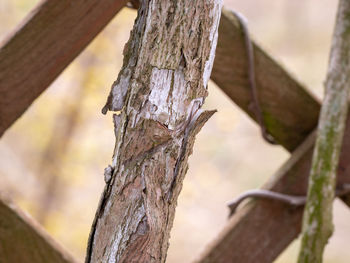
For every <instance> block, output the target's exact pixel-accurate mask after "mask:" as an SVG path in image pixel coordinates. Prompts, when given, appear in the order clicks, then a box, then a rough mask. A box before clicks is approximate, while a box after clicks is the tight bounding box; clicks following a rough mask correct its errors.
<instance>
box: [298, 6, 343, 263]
mask: <svg viewBox="0 0 350 263" xmlns="http://www.w3.org/2000/svg"><path fill="white" fill-rule="evenodd" d="M349 61H350V1H348V0H340V1H339V7H338V14H337V21H336V25H335V31H334V35H333V43H332V50H331V55H330V62H329V68H328V76H327V80H326V83H325V88H326V94H325V98H324V102H323V105H322V108H321V114H320V120H319V124H318V134H317V137H316V144H315V149H314V154H313V160H312V166H311V172H310V179H309V189H308V198H307V203H306V207H305V210H304V217H303V237H302V243H301V250H300V254H299V260H298V262H300V263H301V262H322V258H323V250H324V247H325V246H326V244H327V242H328V239H329V237H330V236H331V235H332V232H333V223H332V204H333V200H334V188H335V183H336V169H337V167H338V162H339V155H340V149H341V145H342V140H343V134H344V130H345V122H346V116H347V111H348V95H349V90H350V65H349Z"/></svg>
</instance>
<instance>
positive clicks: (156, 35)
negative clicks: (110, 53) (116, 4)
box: [86, 0, 222, 262]
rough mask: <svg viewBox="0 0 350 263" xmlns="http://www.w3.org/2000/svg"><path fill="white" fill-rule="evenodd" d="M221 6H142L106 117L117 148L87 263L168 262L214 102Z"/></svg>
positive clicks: (214, 2) (188, 0) (185, 2)
mask: <svg viewBox="0 0 350 263" xmlns="http://www.w3.org/2000/svg"><path fill="white" fill-rule="evenodd" d="M221 6H222V1H221V0H207V1H201V0H195V1H194V0H179V1H163V0H151V1H142V3H141V6H140V8H139V10H138V16H137V19H136V21H135V25H134V28H133V30H132V32H131V37H130V40H129V42H128V43H127V44H126V46H125V49H124V65H123V68H122V70H121V72H120V73H119V76H118V79H117V81H116V82H115V83H114V84H113V86H112V90H111V93H110V95H109V97H108V101H107V104H106V106H105V107H104V108H103V110H102V111H103V113H106V112H107V110H110V111H114V112H116V113H115V114H114V115H113V119H114V124H115V135H116V145H115V150H114V156H113V162H112V165H111V167H109V168H108V169H106V173H105V180H106V187H105V190H104V193H103V195H102V197H101V201H100V204H99V208H98V211H97V213H96V217H95V220H94V223H93V226H92V230H91V234H90V239H89V244H88V251H87V256H86V262H165V258H166V253H167V249H168V240H169V235H170V230H171V227H172V224H173V219H174V214H175V207H176V203H177V197H178V195H179V193H180V190H181V186H182V181H183V178H184V175H185V173H186V170H187V168H188V165H187V159H188V156H189V154H190V153H191V151H192V146H193V143H194V137H195V134H196V133H197V132H198V131H199V129H200V128H201V127H202V126H203V125H204V123H205V122H206V120H207V119H208V118H209V117H210V116H211V115H212V114H213V111H202V110H201V109H200V108H201V106H202V104H203V102H204V99H205V97H206V96H207V82H208V79H209V77H210V73H211V69H212V65H213V60H214V54H215V47H216V42H217V30H218V25H219V18H220V13H221Z"/></svg>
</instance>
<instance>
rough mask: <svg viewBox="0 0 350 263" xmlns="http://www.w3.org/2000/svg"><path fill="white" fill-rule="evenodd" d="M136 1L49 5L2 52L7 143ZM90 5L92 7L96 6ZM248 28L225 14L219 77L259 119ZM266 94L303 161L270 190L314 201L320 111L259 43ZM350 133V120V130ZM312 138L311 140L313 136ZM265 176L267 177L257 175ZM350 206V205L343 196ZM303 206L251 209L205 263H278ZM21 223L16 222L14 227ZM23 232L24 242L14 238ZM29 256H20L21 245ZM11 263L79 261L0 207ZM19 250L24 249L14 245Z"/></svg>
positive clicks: (284, 139) (280, 130) (274, 128)
mask: <svg viewBox="0 0 350 263" xmlns="http://www.w3.org/2000/svg"><path fill="white" fill-rule="evenodd" d="M126 2H127V1H120V0H108V1H99V0H91V1H88V2H87V1H85V0H76V1H74V4H72V2H71V1H69V0H46V1H43V2H42V3H41V4H39V5H38V6H37V7H36V8H35V9H34V10H33V11H32V12H31V14H30V16H29V17H28V18H27V19H26V20H25V21H24V23H23V24H22V25H21V26H20V27H19V28H18V29H17V30H16V31H15V32H14V33H13V34H12V35H11V36H10V37H9V38H8V39H7V40H6V41H5V42H4V43H3V45H2V47H1V48H0V93H1V96H0V135H2V134H3V133H4V132H5V131H6V130H7V129H8V128H9V127H10V126H11V125H12V124H13V123H14V122H15V121H16V120H17V119H18V118H19V117H20V116H21V115H22V114H23V113H24V112H25V110H26V109H27V108H28V107H29V106H30V104H31V103H32V102H33V101H34V100H35V99H36V98H37V97H38V96H39V95H40V94H41V93H42V92H43V91H44V90H45V89H46V88H47V87H48V86H49V84H50V83H51V82H52V81H53V80H54V79H55V78H56V77H57V76H58V75H59V74H60V73H61V72H62V70H63V69H64V68H65V67H67V66H68V65H69V63H70V62H71V61H72V60H73V59H74V58H75V57H76V56H77V55H78V54H79V53H80V52H81V51H82V50H83V49H84V48H85V47H86V46H87V45H88V44H89V43H90V42H91V40H92V39H93V38H94V37H95V36H96V35H97V34H98V33H99V32H100V31H101V30H102V29H103V27H104V26H105V25H107V24H108V22H109V21H110V20H111V19H112V18H113V16H114V15H115V14H116V13H118V11H119V10H120V9H121V8H122V7H123V6H124V5H125V4H126ZM87 3H88V4H87ZM43 25H45V27H43ZM245 52H246V50H245V45H244V37H243V35H242V32H241V29H240V26H239V22H238V20H237V19H236V18H235V17H234V15H233V14H232V13H231V12H229V11H227V10H223V12H222V17H221V22H220V27H219V41H218V46H217V51H216V59H215V64H214V68H213V72H212V76H211V78H212V79H213V80H214V81H215V82H216V84H217V85H218V86H219V87H220V88H221V89H222V90H223V91H224V92H225V93H226V94H227V95H228V96H229V97H230V98H231V99H232V100H233V101H234V102H235V103H236V104H238V105H239V106H240V107H241V108H242V109H243V110H244V111H246V112H247V113H248V114H249V115H250V116H251V117H252V118H254V113H253V112H252V111H251V109H250V108H251V107H250V104H251V93H250V89H249V84H248V75H247V70H246V68H247V60H246V53H245ZM254 52H255V65H256V77H257V88H258V90H259V94H260V101H261V106H262V109H263V114H264V121H265V123H266V126H267V129H268V131H269V133H270V134H271V135H273V136H274V138H275V139H276V140H277V141H278V143H280V144H281V145H282V146H283V147H285V148H286V149H287V150H288V151H290V152H292V151H293V154H292V156H291V158H290V159H289V160H288V161H287V162H286V163H285V164H284V165H283V166H282V167H281V168H280V170H278V172H277V173H276V175H275V176H273V177H272V178H271V179H270V181H269V182H268V183H267V184H266V185H265V186H264V188H266V189H271V190H274V191H278V192H283V193H287V194H301V195H303V194H305V193H306V188H307V187H306V186H307V177H308V174H309V169H310V161H311V156H312V148H313V141H314V136H313V134H312V131H313V130H314V128H315V127H316V124H317V121H318V113H319V110H320V104H319V102H317V101H316V100H315V99H314V98H313V97H312V96H311V95H310V94H309V93H308V92H307V91H306V89H305V88H303V87H302V86H301V85H300V84H299V83H297V82H296V81H295V80H294V79H293V78H292V77H290V76H289V75H288V73H286V72H285V71H284V70H283V69H282V67H280V66H279V65H278V64H277V63H276V62H275V61H274V60H273V59H271V58H270V57H269V56H268V55H267V54H266V53H265V52H263V51H262V50H261V49H260V48H259V47H258V46H256V45H254ZM347 127H348V129H350V120H349V121H348V125H347ZM309 134H311V135H309ZM349 164H350V130H347V131H346V134H345V137H344V144H343V151H342V155H341V160H340V165H339V169H338V183H339V184H342V183H349V182H350V176H349V175H348V174H349V173H350V165H349ZM256 176H259V175H256ZM342 199H343V200H344V201H345V202H346V203H347V204H348V205H350V198H349V197H348V196H345V197H343V198H342ZM301 216H302V208H291V207H289V206H287V205H283V204H281V203H276V202H273V201H262V200H257V201H251V202H250V203H249V204H248V205H246V206H245V207H243V208H242V209H240V210H239V211H238V212H237V213H236V214H235V215H234V216H233V217H232V218H230V220H229V221H228V223H227V225H226V226H225V228H224V230H223V231H222V232H221V233H220V234H219V235H218V237H217V238H216V240H214V241H213V242H212V243H211V244H210V245H209V246H208V248H207V249H206V250H205V251H204V253H203V254H202V255H201V256H200V258H199V259H198V260H197V261H196V262H198V263H199V262H201V263H204V262H219V263H220V262H225V263H226V262H245V263H249V262H262V263H263V262H266V263H267V262H271V261H273V260H274V259H275V258H276V257H277V256H278V255H279V254H280V253H281V252H282V251H283V250H284V249H285V248H286V246H288V244H289V243H290V242H291V241H292V240H293V239H294V238H296V237H297V236H298V234H299V232H300V224H301ZM14 218H15V219H16V220H14ZM14 231H23V233H25V238H23V236H21V235H12V236H11V237H10V236H9V235H8V234H5V235H4V234H2V233H10V232H11V233H12V232H13V233H14ZM28 243H30V244H31V245H32V246H31V247H32V248H33V249H23V250H22V253H18V252H17V251H18V247H27V244H28ZM0 244H9V245H7V246H0V261H1V262H5V263H6V262H48V261H50V262H55V263H56V262H57V263H60V262H62V263H63V262H65V263H67V262H75V261H74V259H73V258H72V257H71V256H69V254H68V253H67V252H65V251H64V250H62V249H61V248H58V246H57V245H55V243H54V242H53V241H52V240H51V238H50V237H49V236H48V235H47V234H46V233H45V232H44V231H43V230H42V229H41V228H40V227H37V226H36V225H35V224H34V223H32V222H31V220H28V218H27V217H26V216H23V213H22V212H20V211H19V210H18V209H12V206H11V205H9V204H8V203H7V202H4V201H1V200H0ZM13 244H16V245H13Z"/></svg>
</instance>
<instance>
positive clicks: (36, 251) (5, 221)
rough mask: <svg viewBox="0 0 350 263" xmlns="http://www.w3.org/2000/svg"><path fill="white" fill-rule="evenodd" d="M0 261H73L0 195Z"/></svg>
mask: <svg viewBox="0 0 350 263" xmlns="http://www.w3.org/2000/svg"><path fill="white" fill-rule="evenodd" d="M0 262H1V263H14V262H21V263H33V262H35V263H47V262H50V263H74V262H77V261H76V260H75V259H74V258H73V257H72V256H71V255H70V254H69V253H68V252H67V251H65V250H64V249H63V248H62V247H61V246H60V245H59V244H57V243H56V242H55V241H54V240H53V239H52V238H51V237H50V236H49V234H47V233H46V231H45V230H44V229H42V228H41V227H40V225H38V224H37V223H36V222H35V221H34V220H33V219H32V218H30V217H29V216H28V215H27V214H25V213H24V212H22V211H21V210H20V209H19V208H17V207H16V206H15V205H14V204H13V203H11V202H10V201H8V200H6V199H5V198H4V197H2V196H0Z"/></svg>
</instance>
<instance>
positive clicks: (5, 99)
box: [0, 0, 127, 136]
mask: <svg viewBox="0 0 350 263" xmlns="http://www.w3.org/2000/svg"><path fill="white" fill-rule="evenodd" d="M126 2H127V0H104V1H100V0H89V1H86V0H75V1H70V0H46V1H43V2H41V3H40V4H39V5H38V6H37V7H36V8H35V9H34V10H33V11H32V12H31V13H30V15H29V16H28V17H27V18H26V19H25V20H24V21H23V22H22V24H21V25H20V26H19V27H18V28H17V29H16V30H15V31H14V32H13V33H12V34H11V35H10V36H9V37H8V38H7V40H5V41H4V42H3V44H2V46H1V48H0V94H1V96H0V136H1V135H2V134H3V133H4V132H5V130H6V129H7V128H8V127H10V126H11V125H12V123H14V122H15V121H16V119H18V118H19V117H20V116H21V115H22V114H23V112H24V111H25V110H26V109H27V108H28V107H29V106H30V104H31V103H32V102H33V101H34V100H35V99H36V98H37V97H38V96H39V95H40V94H41V93H42V92H43V91H44V90H45V89H46V88H47V87H48V86H49V85H50V84H51V83H52V81H53V80H54V79H55V78H56V77H57V76H58V75H59V74H60V73H61V72H62V71H63V70H64V69H65V68H66V67H67V66H68V65H69V63H70V62H71V61H72V60H73V59H74V58H75V57H76V56H77V55H78V54H79V53H80V52H81V51H82V50H83V49H84V48H85V47H86V46H87V45H88V44H89V43H90V42H91V40H92V39H94V37H95V36H96V35H97V34H98V33H99V32H100V31H101V30H102V29H103V27H104V26H106V25H107V23H108V22H109V21H110V20H111V19H112V18H113V17H114V15H115V14H116V13H117V12H118V11H119V10H120V9H121V8H122V7H123V6H124V5H125V4H126Z"/></svg>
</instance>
